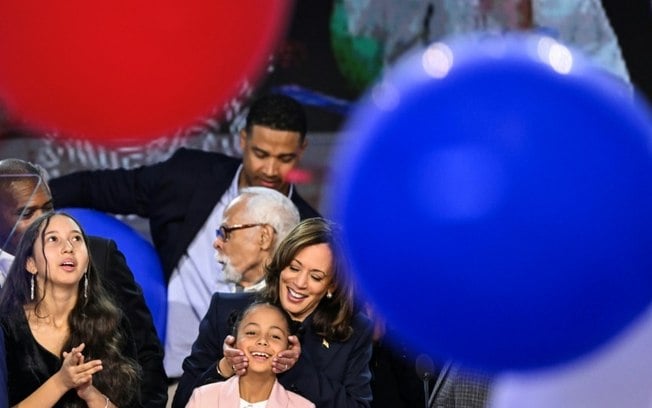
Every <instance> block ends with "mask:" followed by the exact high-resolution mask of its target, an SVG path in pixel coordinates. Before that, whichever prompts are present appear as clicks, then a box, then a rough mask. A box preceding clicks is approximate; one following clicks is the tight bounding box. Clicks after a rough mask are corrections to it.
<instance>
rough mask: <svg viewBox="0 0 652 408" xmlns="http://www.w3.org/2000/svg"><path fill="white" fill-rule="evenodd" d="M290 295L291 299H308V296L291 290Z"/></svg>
mask: <svg viewBox="0 0 652 408" xmlns="http://www.w3.org/2000/svg"><path fill="white" fill-rule="evenodd" d="M288 293H289V294H290V296H291V297H293V298H295V299H299V300H301V299H305V298H307V297H308V295H302V294H300V293H297V292H295V291H294V290H292V289H291V288H288Z"/></svg>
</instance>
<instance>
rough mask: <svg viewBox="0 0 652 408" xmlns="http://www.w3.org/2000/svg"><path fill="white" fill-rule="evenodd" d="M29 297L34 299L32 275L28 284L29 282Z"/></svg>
mask: <svg viewBox="0 0 652 408" xmlns="http://www.w3.org/2000/svg"><path fill="white" fill-rule="evenodd" d="M29 299H30V300H34V275H32V278H31V281H30V284H29Z"/></svg>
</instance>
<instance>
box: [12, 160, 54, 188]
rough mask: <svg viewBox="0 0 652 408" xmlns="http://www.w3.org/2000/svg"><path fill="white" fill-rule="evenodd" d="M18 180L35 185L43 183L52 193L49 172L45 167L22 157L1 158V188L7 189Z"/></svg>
mask: <svg viewBox="0 0 652 408" xmlns="http://www.w3.org/2000/svg"><path fill="white" fill-rule="evenodd" d="M16 181H26V182H30V183H32V184H34V185H35V186H38V185H39V184H41V185H43V187H44V188H45V190H46V191H47V192H48V194H51V193H50V186H48V183H47V181H48V174H47V172H46V171H45V169H44V168H43V167H41V166H39V165H38V164H34V163H30V162H28V161H26V160H21V159H13V158H11V159H3V160H0V188H2V189H3V190H5V191H6V190H8V189H10V188H12V187H11V186H12V185H13V183H14V182H16Z"/></svg>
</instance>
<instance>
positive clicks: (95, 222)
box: [62, 208, 167, 343]
mask: <svg viewBox="0 0 652 408" xmlns="http://www.w3.org/2000/svg"><path fill="white" fill-rule="evenodd" d="M62 211H64V212H66V213H68V214H70V215H72V216H73V217H75V219H77V221H79V223H80V224H81V226H82V228H84V231H85V232H86V234H88V235H96V236H98V237H102V238H109V239H112V240H114V241H115V242H116V244H117V245H118V249H119V250H120V252H122V253H123V254H124V256H125V259H126V260H127V265H128V266H129V268H130V269H131V271H132V272H133V274H134V279H135V280H136V282H137V283H138V284H139V285H140V286H141V288H142V289H143V296H144V297H145V303H147V306H148V307H149V310H150V312H151V313H152V318H153V320H154V326H155V327H156V332H157V333H158V336H159V339H161V342H162V343H163V342H164V341H165V325H166V321H167V320H166V319H167V287H166V285H165V278H164V275H163V268H162V267H161V262H160V260H159V258H158V255H157V253H156V251H155V250H154V247H153V246H152V244H151V243H149V242H148V241H147V240H145V239H144V238H143V237H141V236H140V235H139V234H138V233H137V232H136V231H135V230H134V229H133V228H131V227H130V226H129V225H127V224H125V223H124V222H122V221H120V220H119V219H117V218H115V217H113V216H111V215H108V214H106V213H103V212H101V211H96V210H91V209H87V208H64V209H62Z"/></svg>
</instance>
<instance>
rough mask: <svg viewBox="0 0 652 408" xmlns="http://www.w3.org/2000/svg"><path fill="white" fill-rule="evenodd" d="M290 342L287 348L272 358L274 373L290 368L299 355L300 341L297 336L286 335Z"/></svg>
mask: <svg viewBox="0 0 652 408" xmlns="http://www.w3.org/2000/svg"><path fill="white" fill-rule="evenodd" d="M288 342H289V343H290V345H289V347H288V349H287V350H283V351H281V352H280V353H278V355H277V356H276V357H274V359H273V360H272V371H274V373H276V374H280V373H284V372H286V371H287V370H289V369H291V368H292V367H293V366H294V365H295V364H296V363H297V361H299V357H300V356H301V343H300V342H299V338H298V337H297V336H290V337H288Z"/></svg>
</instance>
